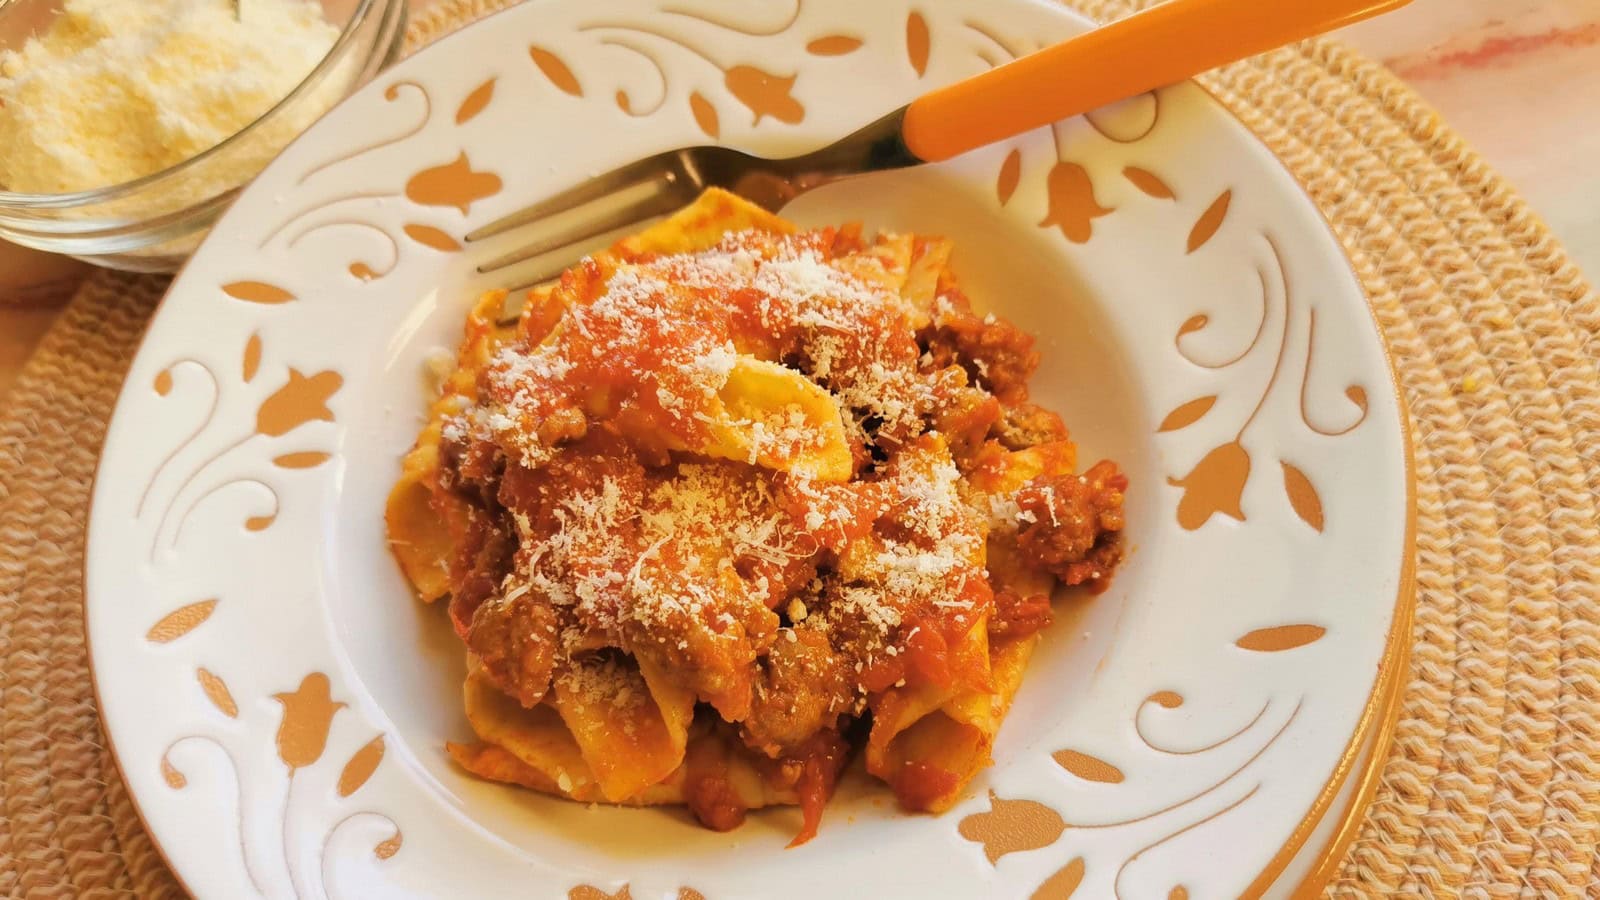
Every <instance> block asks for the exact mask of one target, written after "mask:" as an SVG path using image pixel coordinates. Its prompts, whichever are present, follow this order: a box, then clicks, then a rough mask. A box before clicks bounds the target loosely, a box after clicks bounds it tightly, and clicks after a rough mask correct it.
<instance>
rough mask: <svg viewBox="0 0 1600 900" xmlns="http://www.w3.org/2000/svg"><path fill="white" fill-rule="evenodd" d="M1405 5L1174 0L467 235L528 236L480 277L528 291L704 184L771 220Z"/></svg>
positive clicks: (585, 186)
mask: <svg viewBox="0 0 1600 900" xmlns="http://www.w3.org/2000/svg"><path fill="white" fill-rule="evenodd" d="M1408 2H1409V0H1291V2H1279V0H1167V2H1165V3H1162V4H1161V5H1159V6H1154V7H1151V8H1149V9H1146V10H1145V11H1143V12H1140V13H1136V14H1135V15H1132V16H1129V17H1128V18H1125V19H1122V20H1120V21H1117V22H1114V23H1112V24H1109V25H1105V26H1103V27H1101V28H1098V29H1095V30H1093V31H1090V32H1087V33H1085V34H1082V35H1079V36H1078V37H1074V38H1071V39H1069V40H1067V41H1064V42H1062V43H1059V44H1055V45H1053V46H1051V47H1047V48H1045V49H1044V50H1040V51H1039V52H1037V53H1033V54H1030V55H1028V56H1025V57H1022V58H1020V59H1018V60H1015V61H1014V62H1011V63H1009V64H1007V65H1003V66H1000V67H999V68H996V69H992V70H990V71H988V72H985V73H983V74H981V75H977V76H975V77H972V78H968V79H966V80H965V81H960V82H957V83H955V84H952V85H950V86H948V87H944V88H940V89H938V90H935V91H933V92H931V93H928V94H924V95H923V96H921V97H919V98H917V99H916V100H914V101H912V102H911V103H910V104H908V105H906V106H903V107H901V108H900V109H897V110H895V111H893V112H891V113H889V114H888V115H886V116H884V117H882V118H880V119H878V120H877V121H875V122H873V123H872V124H870V125H867V126H866V127H864V128H862V129H860V130H858V131H856V132H854V133H852V134H850V135H848V136H846V137H844V138H842V139H841V140H839V141H836V142H834V143H833V144H830V145H828V146H826V147H823V148H822V149H820V150H816V151H813V152H811V153H807V154H804V155H802V156H794V157H789V158H787V159H766V158H762V157H759V156H753V155H750V154H748V153H742V152H740V151H737V150H732V149H729V148H727V147H716V146H699V147H688V148H685V149H681V150H670V151H667V152H665V153H659V154H656V155H655V156H650V157H647V158H645V159H641V160H638V161H636V162H632V163H628V164H627V165H624V166H621V167H619V168H617V169H614V170H612V171H610V172H607V173H605V174H602V175H599V176H595V177H592V178H589V179H587V180H586V181H583V182H581V183H579V184H577V185H575V186H573V187H571V188H568V189H566V190H564V191H561V192H559V193H557V194H555V195H554V196H551V197H548V198H546V199H543V200H540V201H538V202H536V203H534V204H532V205H531V206H527V207H525V208H523V209H521V210H518V211H517V212H514V213H512V214H510V215H508V216H506V217H504V218H502V219H499V220H497V221H495V222H492V223H490V224H488V225H485V226H484V227H482V228H479V229H477V230H476V231H473V232H472V233H470V234H468V235H467V236H466V241H467V242H468V243H469V244H470V243H476V242H479V241H484V240H487V239H489V238H492V237H495V236H498V235H501V234H505V233H507V232H512V231H519V233H520V232H526V237H525V240H524V241H523V242H522V243H521V244H520V246H518V247H517V249H515V250H513V251H511V252H508V253H505V254H503V255H500V256H498V257H495V258H493V259H491V260H489V261H488V262H485V263H483V264H482V265H480V266H478V272H479V273H480V274H484V275H492V274H495V273H500V272H503V271H504V270H507V269H509V268H511V267H513V266H516V265H518V264H520V263H524V262H527V261H529V260H533V259H536V258H539V257H547V258H548V259H547V261H546V262H545V263H544V264H542V265H540V266H538V267H536V268H534V269H533V270H531V271H521V272H520V276H521V279H522V280H520V281H518V282H516V283H514V284H508V285H506V286H507V287H508V288H509V289H512V290H515V289H520V288H523V287H528V286H531V285H533V284H537V283H539V282H542V281H545V280H547V279H549V278H551V277H553V276H555V275H556V274H559V273H560V272H561V271H562V270H563V269H566V268H567V267H568V266H570V265H571V264H572V263H573V262H575V261H576V260H577V259H578V258H579V257H580V256H581V253H579V252H578V251H579V247H580V246H582V245H584V244H585V242H589V241H592V240H593V239H595V238H597V237H599V236H601V235H604V234H608V233H610V232H613V231H618V230H620V229H623V228H627V227H629V226H636V225H639V224H640V223H643V222H645V221H647V220H650V219H653V218H656V217H658V216H662V215H665V214H667V213H669V212H671V211H673V210H675V209H677V208H678V207H681V206H683V205H685V204H687V203H689V202H690V201H691V200H693V199H694V197H695V196H697V195H698V194H699V193H700V192H701V191H703V190H705V189H706V188H709V187H720V188H724V189H726V190H729V191H732V192H733V193H735V194H738V195H740V196H742V197H744V198H745V199H747V200H749V201H751V202H753V203H755V204H757V205H759V206H761V207H763V208H765V209H767V210H769V211H772V212H777V211H778V210H779V209H780V208H781V207H782V206H783V205H784V204H786V203H788V202H789V201H790V200H792V199H794V198H795V197H796V196H798V195H800V194H801V193H804V192H805V191H807V190H810V189H811V188H814V187H817V186H819V185H822V184H826V183H829V182H832V181H836V180H838V179H840V178H844V177H848V176H851V175H858V174H862V173H866V172H878V171H884V170H888V169H898V168H903V167H906V166H915V165H919V164H921V163H931V162H939V161H941V160H945V159H949V158H950V157H952V156H956V155H959V154H961V153H965V152H966V151H968V150H972V149H974V148H977V147H981V146H984V145H986V144H990V143H993V142H995V141H999V140H1003V139H1005V138H1008V137H1012V136H1014V135H1017V134H1021V133H1023V132H1026V131H1030V130H1032V129H1034V128H1038V127H1040V126H1043V125H1046V124H1049V123H1051V122H1054V121H1058V120H1060V119H1065V118H1068V117H1070V116H1074V115H1078V114H1080V113H1083V112H1086V111H1089V110H1092V109H1095V108H1097V107H1100V106H1104V105H1105V104H1107V103H1111V102H1114V101H1116V100H1121V99H1124V98H1127V97H1132V96H1135V95H1137V94H1141V93H1144V92H1145V91H1149V90H1153V89H1155V88H1157V87H1160V86H1162V85H1166V84H1172V83H1174V82H1177V81H1181V80H1183V79H1186V78H1190V77H1193V76H1195V75H1198V74H1200V73H1201V72H1204V71H1206V70H1208V69H1212V68H1215V67H1217V66H1221V65H1224V64H1227V63H1230V62H1234V61H1236V60H1240V59H1243V58H1245V57H1247V56H1251V55H1253V54H1256V53H1262V52H1265V51H1267V50H1271V49H1274V48H1277V47H1280V46H1283V45H1284V44H1288V43H1292V42H1294V41H1297V40H1301V39H1304V38H1308V37H1312V36H1315V35H1318V34H1321V33H1323V32H1325V31H1331V30H1333V29H1335V28H1339V27H1342V26H1344V25H1349V24H1351V23H1353V22H1358V21H1361V20H1362V19H1367V18H1370V17H1372V16H1376V15H1379V14H1381V13H1386V12H1389V11H1391V10H1394V9H1397V8H1399V7H1401V6H1404V5H1405V4H1406V3H1408ZM555 217H561V218H564V219H566V220H568V221H567V222H566V223H565V224H563V225H561V226H559V227H554V226H552V225H551V223H550V222H549V220H550V219H552V218H555ZM508 274H509V273H508ZM497 277H498V276H497Z"/></svg>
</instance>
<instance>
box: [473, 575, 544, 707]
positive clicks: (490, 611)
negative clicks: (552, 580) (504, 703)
mask: <svg viewBox="0 0 1600 900" xmlns="http://www.w3.org/2000/svg"><path fill="white" fill-rule="evenodd" d="M557 623H558V618H557V614H556V611H555V609H553V608H552V607H551V605H550V603H549V601H548V600H547V599H546V598H545V597H542V596H539V595H537V594H536V592H534V591H525V592H523V593H522V594H521V595H519V596H516V597H514V598H513V599H512V600H509V601H505V600H499V599H496V600H490V601H488V602H485V603H482V604H480V605H479V606H478V609H477V611H476V612H475V613H474V614H473V616H472V623H471V625H470V626H469V627H468V629H467V635H466V642H467V648H468V649H469V650H471V651H472V652H473V653H475V654H477V657H478V659H479V661H480V662H481V663H482V664H483V668H484V672H485V674H487V675H488V676H489V680H490V681H492V682H494V684H495V686H496V687H498V688H500V690H502V691H504V692H505V693H506V694H507V695H508V696H510V697H513V698H515V699H516V701H517V702H518V703H521V704H522V705H523V706H526V707H529V708H532V707H533V706H535V705H537V704H538V702H539V701H540V700H541V699H542V698H543V697H544V694H545V691H546V690H548V689H549V687H550V676H551V673H552V671H553V670H554V668H555V657H556V627H557Z"/></svg>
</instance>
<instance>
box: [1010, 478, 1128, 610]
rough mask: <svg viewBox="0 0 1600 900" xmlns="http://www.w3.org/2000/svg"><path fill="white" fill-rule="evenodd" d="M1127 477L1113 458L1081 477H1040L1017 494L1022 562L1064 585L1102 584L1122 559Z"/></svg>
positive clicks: (1018, 547) (1018, 538)
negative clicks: (1032, 565) (1024, 561)
mask: <svg viewBox="0 0 1600 900" xmlns="http://www.w3.org/2000/svg"><path fill="white" fill-rule="evenodd" d="M1127 488H1128V479H1127V476H1125V475H1123V474H1122V471H1121V470H1120V469H1118V468H1117V464H1116V463H1114V462H1111V461H1109V460H1107V461H1103V462H1098V463H1095V465H1094V466H1093V467H1091V468H1090V469H1089V471H1087V472H1085V473H1083V474H1082V475H1040V476H1039V477H1037V478H1035V479H1033V480H1032V481H1030V482H1028V483H1027V484H1026V485H1024V486H1023V488H1022V489H1021V490H1020V491H1018V492H1017V507H1018V509H1020V510H1021V517H1022V518H1023V520H1024V522H1025V523H1026V524H1024V525H1023V527H1022V528H1021V529H1020V530H1019V531H1018V532H1017V549H1018V550H1019V551H1020V552H1021V553H1022V556H1023V558H1024V560H1026V561H1028V562H1030V563H1033V564H1034V565H1037V566H1040V567H1041V568H1044V569H1047V570H1049V571H1050V572H1051V573H1052V574H1054V575H1055V576H1056V577H1057V578H1059V579H1061V581H1062V582H1063V583H1065V584H1083V583H1085V582H1094V583H1099V584H1104V583H1105V582H1106V579H1109V578H1110V576H1111V572H1112V569H1113V568H1115V567H1116V565H1117V563H1118V562H1120V561H1121V559H1122V540H1121V538H1122V527H1123V516H1122V495H1123V492H1124V491H1126V490H1127Z"/></svg>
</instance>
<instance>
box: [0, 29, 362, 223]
mask: <svg viewBox="0 0 1600 900" xmlns="http://www.w3.org/2000/svg"><path fill="white" fill-rule="evenodd" d="M338 37H339V29H338V28H337V27H335V26H334V25H332V24H330V23H329V22H328V21H327V20H326V19H324V18H323V16H322V7H321V5H320V4H319V3H315V2H312V0H244V2H243V4H242V21H240V20H236V19H235V17H234V11H233V3H232V2H231V0H66V2H65V4H64V5H63V8H62V12H61V15H60V16H59V17H57V18H56V19H55V20H54V21H53V22H52V23H51V25H50V27H49V28H48V29H47V30H46V31H45V32H44V33H43V34H42V35H39V36H38V37H35V38H34V39H32V40H30V41H28V42H27V44H25V45H24V46H23V47H22V49H20V50H12V51H6V52H3V53H0V187H4V188H6V189H8V190H12V191H23V192H29V193H58V192H66V191H80V190H90V189H94V188H102V187H108V186H111V185H115V184H120V183H122V182H125V181H130V180H133V179H135V178H139V177H142V176H145V175H149V174H152V173H155V172H159V171H161V170H163V169H165V168H167V167H169V166H172V165H174V164H176V163H179V162H182V161H183V160H185V159H188V158H190V157H192V156H194V155H196V154H198V153H201V152H203V151H205V150H208V149H210V148H211V147H214V146H216V145H217V144H219V143H221V142H222V141H223V140H225V139H227V138H228V137H230V136H232V135H233V134H236V133H237V132H239V131H240V130H242V129H243V128H244V127H245V126H247V125H249V124H250V123H252V122H254V121H255V120H256V119H257V118H259V117H260V116H261V115H262V114H263V113H265V112H267V111H268V110H269V109H271V108H272V107H273V106H274V105H276V104H277V103H278V101H280V100H282V99H283V98H284V97H286V96H288V94H289V93H290V91H292V90H294V88H295V86H296V85H298V84H299V83H300V82H301V81H303V80H304V79H305V77H306V76H307V75H308V74H309V73H310V72H311V70H312V69H313V68H315V67H316V65H317V64H318V63H319V62H321V60H322V59H323V58H324V57H325V56H326V55H327V53H328V51H329V49H330V48H332V46H333V44H334V42H335V41H336V40H337V39H338ZM331 99H333V98H330V100H329V103H317V104H310V105H309V107H308V108H307V109H305V110H303V111H301V112H300V113H299V114H298V115H297V116H295V117H291V118H296V119H297V121H293V122H289V121H285V122H283V123H280V124H277V125H276V126H275V128H274V129H273V130H274V131H275V132H276V133H274V134H266V135H262V137H261V138H260V139H259V140H260V143H261V144H262V148H261V149H262V152H261V153H258V154H245V155H244V157H243V158H240V159H238V160H237V162H236V163H235V164H234V165H232V166H230V168H235V169H237V171H236V172H234V173H232V174H233V175H234V176H235V178H236V180H235V183H237V182H239V181H243V180H246V179H248V178H249V177H251V176H252V175H254V174H255V170H256V169H259V167H260V165H261V164H262V163H264V162H265V161H266V159H268V158H270V157H271V155H272V154H273V153H276V151H277V150H278V149H279V148H280V147H282V146H283V144H285V143H287V141H288V140H289V139H291V138H292V137H293V136H294V134H296V133H298V132H299V131H300V130H303V129H304V128H305V127H306V126H307V125H309V124H310V122H311V121H312V120H313V119H314V118H315V117H316V116H318V115H320V114H321V113H322V112H323V111H325V110H326V108H327V105H330V104H331ZM251 167H254V168H251ZM230 186H231V185H230Z"/></svg>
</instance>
